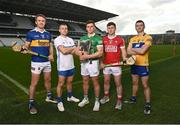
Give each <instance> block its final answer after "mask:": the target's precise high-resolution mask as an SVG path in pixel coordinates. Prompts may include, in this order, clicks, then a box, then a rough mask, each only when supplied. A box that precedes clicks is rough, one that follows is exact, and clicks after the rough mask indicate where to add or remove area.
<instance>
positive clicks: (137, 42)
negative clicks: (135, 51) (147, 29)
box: [129, 34, 152, 66]
mask: <svg viewBox="0 0 180 125" xmlns="http://www.w3.org/2000/svg"><path fill="white" fill-rule="evenodd" d="M151 41H152V37H151V36H150V35H147V34H145V35H143V36H134V37H133V38H131V39H130V43H129V44H132V48H141V47H142V46H143V45H149V46H151V45H152V43H151ZM148 56H149V50H148V51H147V52H146V53H145V54H144V55H136V63H135V65H138V66H148V65H149V60H148Z"/></svg>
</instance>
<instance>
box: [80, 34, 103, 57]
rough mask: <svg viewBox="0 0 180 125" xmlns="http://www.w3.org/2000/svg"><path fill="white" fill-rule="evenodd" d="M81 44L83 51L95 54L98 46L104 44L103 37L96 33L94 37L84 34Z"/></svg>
mask: <svg viewBox="0 0 180 125" xmlns="http://www.w3.org/2000/svg"><path fill="white" fill-rule="evenodd" d="M79 45H80V47H81V50H82V51H85V52H88V53H89V54H94V53H96V52H97V46H98V45H102V37H101V36H99V35H96V34H95V35H94V36H92V37H88V36H87V35H86V36H82V37H81V38H80V41H79Z"/></svg>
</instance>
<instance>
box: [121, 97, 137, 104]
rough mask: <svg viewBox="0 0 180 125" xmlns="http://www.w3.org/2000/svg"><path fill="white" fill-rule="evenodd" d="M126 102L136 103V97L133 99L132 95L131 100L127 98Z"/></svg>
mask: <svg viewBox="0 0 180 125" xmlns="http://www.w3.org/2000/svg"><path fill="white" fill-rule="evenodd" d="M124 103H128V104H136V99H133V98H132V97H131V98H130V99H129V100H125V101H124Z"/></svg>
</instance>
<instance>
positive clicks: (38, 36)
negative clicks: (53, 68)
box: [26, 28, 51, 62]
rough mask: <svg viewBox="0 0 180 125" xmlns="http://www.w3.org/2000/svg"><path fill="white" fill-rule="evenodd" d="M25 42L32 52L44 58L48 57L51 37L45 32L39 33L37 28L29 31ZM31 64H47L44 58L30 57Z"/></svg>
mask: <svg viewBox="0 0 180 125" xmlns="http://www.w3.org/2000/svg"><path fill="white" fill-rule="evenodd" d="M26 41H27V42H30V47H31V50H32V51H33V52H37V53H39V54H42V55H44V56H49V47H50V43H51V35H50V33H49V32H47V31H45V30H44V31H43V32H40V31H38V30H37V28H35V29H33V30H31V31H29V32H28V33H27V36H26ZM31 60H32V62H47V61H49V60H48V59H46V58H43V57H39V56H34V55H32V59H31Z"/></svg>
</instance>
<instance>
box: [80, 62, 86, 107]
mask: <svg viewBox="0 0 180 125" xmlns="http://www.w3.org/2000/svg"><path fill="white" fill-rule="evenodd" d="M81 76H82V79H83V94H84V98H83V100H82V101H81V102H80V103H79V104H78V106H79V107H84V106H85V105H86V104H88V103H89V99H88V90H89V72H88V68H87V63H81Z"/></svg>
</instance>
